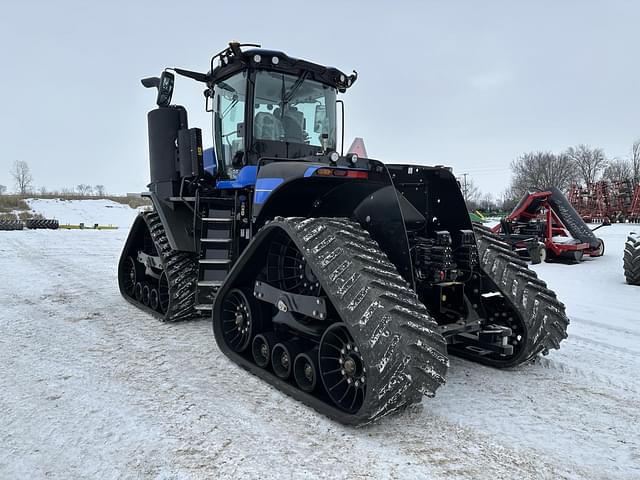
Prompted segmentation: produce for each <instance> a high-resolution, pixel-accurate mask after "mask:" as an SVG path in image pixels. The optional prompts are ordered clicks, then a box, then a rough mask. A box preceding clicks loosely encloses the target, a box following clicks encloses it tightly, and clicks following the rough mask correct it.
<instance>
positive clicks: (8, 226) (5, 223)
mask: <svg viewBox="0 0 640 480" xmlns="http://www.w3.org/2000/svg"><path fill="white" fill-rule="evenodd" d="M23 228H24V223H22V222H21V221H20V220H0V230H22V229H23Z"/></svg>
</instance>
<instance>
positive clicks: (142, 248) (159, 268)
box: [118, 211, 198, 322]
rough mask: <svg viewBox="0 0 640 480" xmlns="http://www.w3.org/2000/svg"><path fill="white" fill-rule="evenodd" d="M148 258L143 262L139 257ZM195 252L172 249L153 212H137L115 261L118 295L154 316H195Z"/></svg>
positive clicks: (177, 319) (179, 318)
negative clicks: (120, 253)
mask: <svg viewBox="0 0 640 480" xmlns="http://www.w3.org/2000/svg"><path fill="white" fill-rule="evenodd" d="M143 258H146V259H147V260H149V259H150V260H152V265H145V264H143V263H142V261H141V260H142V259H143ZM197 277H198V265H197V260H196V257H195V255H193V254H191V253H186V252H179V251H175V250H173V249H172V248H171V245H170V244H169V240H168V239H167V235H166V232H165V229H164V226H163V225H162V222H161V221H160V218H159V217H158V214H157V213H156V212H153V211H151V212H143V213H140V214H139V215H138V217H137V218H136V220H135V221H134V223H133V226H132V227H131V233H130V234H129V238H128V239H127V242H126V244H125V247H124V250H123V252H122V256H121V257H120V262H119V264H118V286H119V287H120V292H121V293H122V296H123V297H124V298H125V299H126V300H128V301H129V302H131V303H132V304H133V305H135V306H136V307H138V308H140V309H141V310H144V311H146V312H148V313H151V314H152V315H154V316H155V317H157V318H159V319H161V320H164V321H167V322H175V321H179V320H186V319H189V318H192V317H194V316H196V315H197V312H196V310H195V299H196V288H197Z"/></svg>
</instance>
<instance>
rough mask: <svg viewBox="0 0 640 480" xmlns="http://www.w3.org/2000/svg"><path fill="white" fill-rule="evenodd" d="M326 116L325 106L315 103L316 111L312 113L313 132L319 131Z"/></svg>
mask: <svg viewBox="0 0 640 480" xmlns="http://www.w3.org/2000/svg"><path fill="white" fill-rule="evenodd" d="M326 118H327V107H325V106H324V105H316V111H315V114H314V115H313V132H314V133H320V131H321V130H322V126H323V125H324V123H325V121H326Z"/></svg>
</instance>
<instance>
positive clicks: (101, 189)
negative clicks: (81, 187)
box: [93, 185, 107, 197]
mask: <svg viewBox="0 0 640 480" xmlns="http://www.w3.org/2000/svg"><path fill="white" fill-rule="evenodd" d="M93 191H94V192H95V194H96V195H97V196H98V197H104V196H105V195H106V194H107V192H106V190H105V188H104V185H96V186H95V187H93Z"/></svg>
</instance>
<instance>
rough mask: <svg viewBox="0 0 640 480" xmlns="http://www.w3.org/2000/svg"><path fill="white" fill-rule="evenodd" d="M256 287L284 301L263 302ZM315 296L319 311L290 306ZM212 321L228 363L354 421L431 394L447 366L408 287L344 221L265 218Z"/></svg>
mask: <svg viewBox="0 0 640 480" xmlns="http://www.w3.org/2000/svg"><path fill="white" fill-rule="evenodd" d="M263 289H264V291H272V292H273V291H276V290H275V289H277V292H278V293H277V296H276V297H275V298H280V299H281V300H278V301H277V302H276V301H271V302H269V301H265V300H264V298H265V295H264V294H262V293H260V292H261V291H263ZM314 298H317V299H318V300H317V304H318V305H320V304H322V305H323V306H324V305H326V312H327V314H326V315H325V314H320V313H318V312H316V311H315V310H314V312H313V313H310V314H309V315H308V316H304V315H301V314H299V313H292V312H293V308H295V306H296V305H295V304H296V301H298V302H299V304H302V303H303V302H309V299H311V304H312V305H315V304H316V301H315V300H313V299H314ZM289 310H291V311H289ZM313 315H315V318H313V317H312V316H313ZM213 328H214V334H215V338H216V341H217V343H218V345H219V346H220V348H221V350H222V351H223V352H224V353H225V354H226V355H227V356H228V357H229V358H231V359H232V360H233V361H234V362H236V363H238V364H239V365H241V366H242V367H244V368H246V369H248V370H249V371H251V372H252V373H254V374H256V375H257V376H259V377H261V378H262V379H264V380H265V381H267V382H268V383H270V384H271V385H273V386H275V387H276V388H278V389H280V390H281V391H283V392H285V393H287V394H289V395H291V396H292V397H294V398H296V399H298V400H300V401H302V402H304V403H306V404H307V405H309V406H311V407H313V408H315V409H316V410H318V411H319V412H321V413H323V414H325V415H327V416H329V417H332V418H334V419H336V420H338V421H340V422H342V423H346V424H352V425H362V424H366V423H369V422H371V421H374V420H376V419H378V418H380V417H382V416H384V415H387V414H389V413H391V412H394V411H397V410H400V409H402V408H404V407H406V406H407V405H409V404H412V403H417V402H420V401H421V398H422V396H423V395H426V396H433V395H434V394H435V391H436V389H437V388H438V387H439V386H440V385H441V384H443V383H444V381H445V378H444V377H445V374H446V371H447V367H448V365H449V361H448V358H447V353H446V343H445V340H444V338H443V337H442V335H441V334H440V333H439V332H438V331H437V325H436V323H435V321H434V320H433V319H432V317H431V316H430V315H429V312H428V311H427V309H426V308H425V306H424V305H423V304H422V303H421V302H420V301H419V300H418V298H417V296H416V294H415V292H414V291H413V290H412V289H411V288H410V286H409V285H408V284H407V283H406V282H405V280H404V279H403V278H402V277H401V276H400V275H399V274H398V272H397V270H396V267H395V266H394V265H393V264H392V263H391V262H390V261H389V260H388V258H387V256H386V255H385V253H384V252H383V251H382V250H381V249H380V247H379V246H378V244H377V243H376V242H375V241H373V240H372V238H371V237H370V236H369V234H368V233H367V232H366V231H365V230H363V229H362V227H361V226H360V225H359V224H358V223H355V222H352V221H350V220H347V219H341V218H310V219H304V218H276V219H275V220H274V221H272V222H270V223H268V224H267V225H266V226H265V227H264V228H263V229H262V230H261V231H260V232H259V233H258V234H257V235H256V236H255V237H254V239H253V241H252V243H251V245H250V246H249V247H248V249H247V250H246V251H245V252H244V253H243V255H242V256H241V257H240V259H238V262H237V263H236V264H235V266H234V268H233V269H232V270H231V272H230V273H229V277H228V279H227V281H226V282H225V284H224V285H223V286H222V288H221V290H220V291H219V292H218V296H217V298H216V302H215V304H214V311H213ZM285 360H286V361H285Z"/></svg>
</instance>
